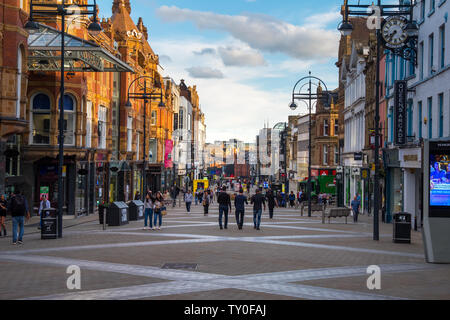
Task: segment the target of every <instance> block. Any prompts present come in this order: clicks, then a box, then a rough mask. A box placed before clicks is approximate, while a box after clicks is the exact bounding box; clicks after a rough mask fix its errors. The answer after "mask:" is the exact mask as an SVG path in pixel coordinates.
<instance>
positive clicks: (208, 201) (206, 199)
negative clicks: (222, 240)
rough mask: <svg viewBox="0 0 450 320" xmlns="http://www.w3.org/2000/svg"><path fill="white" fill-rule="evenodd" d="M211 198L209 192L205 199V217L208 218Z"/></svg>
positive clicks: (206, 193)
mask: <svg viewBox="0 0 450 320" xmlns="http://www.w3.org/2000/svg"><path fill="white" fill-rule="evenodd" d="M210 200H211V197H210V194H209V190H208V191H207V192H205V197H204V199H203V210H204V215H205V216H207V215H208V209H209V203H210Z"/></svg>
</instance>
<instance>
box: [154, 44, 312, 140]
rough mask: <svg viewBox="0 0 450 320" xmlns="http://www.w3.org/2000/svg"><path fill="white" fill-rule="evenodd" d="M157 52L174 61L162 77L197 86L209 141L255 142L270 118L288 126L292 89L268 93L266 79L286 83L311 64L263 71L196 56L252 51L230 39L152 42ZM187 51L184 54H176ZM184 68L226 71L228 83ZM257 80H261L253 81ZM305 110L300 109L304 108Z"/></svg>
mask: <svg viewBox="0 0 450 320" xmlns="http://www.w3.org/2000/svg"><path fill="white" fill-rule="evenodd" d="M152 47H153V49H154V50H155V52H158V53H159V54H164V55H170V56H171V57H172V60H173V61H172V62H171V63H167V64H164V65H163V67H164V76H169V77H171V78H172V79H174V80H175V82H176V83H179V81H180V79H185V81H186V84H187V85H188V86H193V85H197V90H198V93H199V97H200V105H201V108H202V110H203V112H204V113H205V119H206V125H207V131H206V132H207V133H206V134H207V137H206V138H207V141H211V142H212V141H214V140H228V139H230V138H232V137H235V138H239V139H241V140H244V141H247V142H253V141H254V140H255V137H256V135H257V134H258V132H259V129H260V128H262V127H263V126H264V122H265V121H267V119H269V118H270V123H271V125H274V124H275V123H277V122H281V121H286V119H287V116H288V115H289V114H291V112H290V109H289V108H288V103H289V102H290V99H291V91H292V86H293V85H294V83H292V86H290V85H289V87H288V88H286V89H280V90H266V89H265V88H264V87H263V86H260V85H261V81H262V80H263V79H269V78H271V77H279V78H285V77H286V76H288V75H289V74H293V73H294V74H298V73H304V72H306V71H307V70H308V69H307V68H309V67H310V66H311V62H309V61H307V62H302V61H299V60H295V59H287V60H284V61H280V62H272V63H268V64H267V65H264V66H256V67H254V66H253V67H252V66H239V67H234V66H232V67H227V66H225V67H224V65H223V62H222V59H221V57H220V55H210V54H207V55H197V54H196V52H201V51H202V49H204V48H212V49H214V50H216V51H218V49H219V48H228V47H230V48H242V49H241V50H242V51H247V50H250V49H249V48H248V46H246V45H245V44H243V43H241V42H240V41H237V40H234V39H230V38H226V39H221V40H216V41H210V40H205V39H199V38H182V39H171V40H167V39H164V40H157V39H154V41H153V42H152ZM179 52H183V53H184V54H177V53H179ZM186 66H203V67H208V68H209V69H212V70H214V69H216V70H222V72H223V74H224V78H222V79H210V78H209V79H207V78H194V77H193V76H192V75H191V74H189V72H188V70H186ZM254 79H257V81H254ZM300 107H301V106H300Z"/></svg>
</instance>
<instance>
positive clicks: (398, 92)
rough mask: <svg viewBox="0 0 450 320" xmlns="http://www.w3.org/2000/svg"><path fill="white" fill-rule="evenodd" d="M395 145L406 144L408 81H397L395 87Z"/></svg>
mask: <svg viewBox="0 0 450 320" xmlns="http://www.w3.org/2000/svg"><path fill="white" fill-rule="evenodd" d="M394 92H395V93H394V95H395V99H394V143H395V145H404V144H406V132H407V131H406V123H407V118H406V94H407V92H408V85H407V82H406V81H403V80H402V81H395V85H394Z"/></svg>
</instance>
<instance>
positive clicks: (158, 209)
mask: <svg viewBox="0 0 450 320" xmlns="http://www.w3.org/2000/svg"><path fill="white" fill-rule="evenodd" d="M154 208H155V209H154V212H153V215H154V217H155V220H154V221H153V230H155V229H158V230H161V225H162V210H164V209H165V208H164V197H163V195H162V194H161V192H158V193H157V194H156V197H155V202H154ZM158 219H159V224H158V226H156V225H157V222H158Z"/></svg>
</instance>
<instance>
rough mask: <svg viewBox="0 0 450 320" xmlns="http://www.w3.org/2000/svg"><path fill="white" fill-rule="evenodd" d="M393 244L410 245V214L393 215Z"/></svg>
mask: <svg viewBox="0 0 450 320" xmlns="http://www.w3.org/2000/svg"><path fill="white" fill-rule="evenodd" d="M393 220H394V224H393V225H394V239H393V241H394V242H395V243H411V214H410V213H407V212H397V213H394V215H393Z"/></svg>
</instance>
